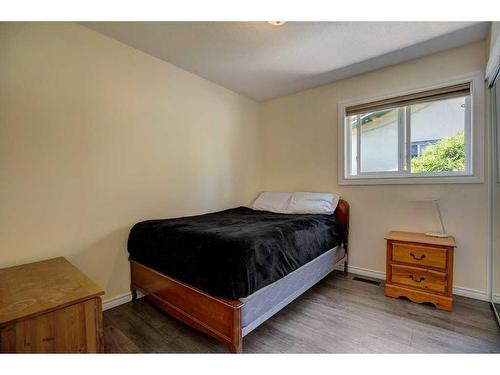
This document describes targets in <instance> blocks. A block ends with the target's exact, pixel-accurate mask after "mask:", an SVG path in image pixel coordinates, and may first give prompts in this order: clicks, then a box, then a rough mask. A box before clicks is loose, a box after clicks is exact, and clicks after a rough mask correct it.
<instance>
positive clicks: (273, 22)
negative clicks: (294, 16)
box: [267, 21, 286, 26]
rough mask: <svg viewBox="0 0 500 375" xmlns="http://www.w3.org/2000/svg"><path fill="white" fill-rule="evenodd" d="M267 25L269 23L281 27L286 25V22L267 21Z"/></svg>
mask: <svg viewBox="0 0 500 375" xmlns="http://www.w3.org/2000/svg"><path fill="white" fill-rule="evenodd" d="M267 23H270V24H271V25H273V26H281V25H284V24H285V23H286V21H267Z"/></svg>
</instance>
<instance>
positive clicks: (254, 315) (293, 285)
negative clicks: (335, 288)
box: [240, 246, 346, 336]
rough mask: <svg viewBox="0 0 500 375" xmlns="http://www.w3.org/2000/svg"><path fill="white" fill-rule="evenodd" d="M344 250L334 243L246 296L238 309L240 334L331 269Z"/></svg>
mask: <svg viewBox="0 0 500 375" xmlns="http://www.w3.org/2000/svg"><path fill="white" fill-rule="evenodd" d="M345 255H346V252H345V249H344V248H343V247H341V246H337V247H335V248H333V249H331V250H329V251H327V252H326V253H324V254H322V255H320V256H319V257H317V258H315V259H313V260H312V261H310V262H309V263H307V264H305V265H303V266H302V267H300V268H299V269H297V270H295V271H293V272H292V273H290V274H288V275H287V276H285V277H284V278H282V279H280V280H278V281H275V282H274V283H272V284H270V285H268V286H266V287H265V288H262V289H260V290H258V291H257V292H255V293H253V294H252V295H250V296H248V297H246V298H240V301H241V302H243V303H244V305H243V307H242V310H241V326H242V327H243V329H242V330H243V332H242V333H243V336H245V335H247V334H248V333H250V332H251V331H252V330H254V329H255V328H257V327H258V326H259V325H260V324H262V323H263V322H265V321H266V320H267V319H269V318H270V317H271V316H273V315H274V314H276V313H277V312H278V311H280V310H281V309H282V308H284V307H285V306H286V305H288V304H289V303H290V302H292V301H293V300H294V299H296V298H297V297H299V296H300V295H301V294H302V293H304V292H306V291H307V290H308V289H309V288H311V287H312V286H313V285H314V284H316V283H317V282H318V281H320V280H321V279H323V278H324V277H325V276H327V275H328V274H329V273H330V272H331V271H333V270H334V269H335V267H336V265H337V264H338V263H341V262H342V261H343V260H344V257H345Z"/></svg>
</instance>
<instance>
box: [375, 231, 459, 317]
mask: <svg viewBox="0 0 500 375" xmlns="http://www.w3.org/2000/svg"><path fill="white" fill-rule="evenodd" d="M385 239H386V240H387V258H386V261H387V262H386V284H385V295H386V296H389V297H395V298H397V297H403V296H404V297H407V298H409V299H410V300H411V301H413V302H417V303H423V302H430V303H432V304H434V305H435V306H436V307H437V308H438V309H442V310H448V311H451V310H452V308H453V297H452V286H453V251H454V248H455V246H456V244H455V239H454V238H453V237H451V236H450V237H446V238H438V237H430V236H426V235H425V234H423V233H412V232H391V233H389V234H388V235H387V236H386V237H385Z"/></svg>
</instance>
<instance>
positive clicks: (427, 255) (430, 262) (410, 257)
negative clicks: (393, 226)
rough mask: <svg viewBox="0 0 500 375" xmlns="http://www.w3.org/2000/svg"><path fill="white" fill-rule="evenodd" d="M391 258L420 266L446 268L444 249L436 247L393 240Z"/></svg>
mask: <svg viewBox="0 0 500 375" xmlns="http://www.w3.org/2000/svg"><path fill="white" fill-rule="evenodd" d="M392 260H393V262H398V263H408V264H414V265H416V266H421V267H434V268H440V269H443V270H445V269H446V250H445V249H441V248H438V247H428V246H420V245H409V244H405V243H398V242H394V243H393V244H392Z"/></svg>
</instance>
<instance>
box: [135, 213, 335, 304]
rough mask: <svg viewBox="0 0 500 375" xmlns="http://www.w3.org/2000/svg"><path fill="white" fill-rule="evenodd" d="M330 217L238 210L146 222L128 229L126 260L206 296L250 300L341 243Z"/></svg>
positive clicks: (333, 218)
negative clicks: (170, 277)
mask: <svg viewBox="0 0 500 375" xmlns="http://www.w3.org/2000/svg"><path fill="white" fill-rule="evenodd" d="M342 236H343V230H342V226H341V224H340V223H339V222H338V220H337V218H336V217H335V216H334V215H320V214H315V215H304V214H302V215H291V214H278V213H271V212H266V211H255V210H252V209H250V208H246V207H238V208H233V209H229V210H224V211H220V212H214V213H210V214H205V215H198V216H191V217H184V218H177V219H162V220H148V221H144V222H140V223H138V224H136V225H134V227H133V228H132V229H131V231H130V235H129V240H128V251H129V255H130V257H129V258H130V259H131V260H134V261H137V262H139V263H141V264H143V265H145V266H148V267H150V268H152V269H155V270H156V271H159V272H161V273H164V274H166V275H169V276H172V277H174V278H176V279H178V280H180V281H183V282H185V283H188V284H190V285H192V286H194V287H196V288H199V289H201V290H204V291H205V292H208V293H209V294H211V295H214V296H217V297H223V298H227V299H232V300H234V299H239V298H244V297H247V296H250V295H251V294H253V293H255V292H256V291H258V290H260V289H262V288H264V287H266V286H268V285H270V284H272V283H274V282H276V281H277V280H280V279H281V278H283V277H285V276H286V275H288V274H290V273H292V272H293V271H295V270H297V269H299V268H300V267H301V266H303V265H304V264H306V263H309V262H310V261H311V260H313V259H315V258H317V257H318V256H320V255H321V254H323V253H325V252H327V251H328V250H329V249H332V248H334V247H336V246H338V245H339V244H341V243H342V240H343V237H342Z"/></svg>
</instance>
